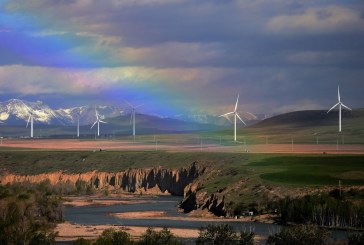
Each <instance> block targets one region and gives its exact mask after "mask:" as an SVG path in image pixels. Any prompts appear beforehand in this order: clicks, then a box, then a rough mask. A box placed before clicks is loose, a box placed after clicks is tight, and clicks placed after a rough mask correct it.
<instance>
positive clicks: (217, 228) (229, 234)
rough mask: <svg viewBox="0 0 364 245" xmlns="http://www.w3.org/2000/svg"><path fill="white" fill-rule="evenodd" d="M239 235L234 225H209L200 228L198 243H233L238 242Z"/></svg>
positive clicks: (229, 244)
mask: <svg viewBox="0 0 364 245" xmlns="http://www.w3.org/2000/svg"><path fill="white" fill-rule="evenodd" d="M238 240H239V238H238V235H237V234H236V232H235V231H234V229H233V227H232V226H230V225H228V224H219V225H208V226H206V227H201V228H200V229H199V236H198V238H197V240H196V244H199V245H209V244H220V245H231V244H238Z"/></svg>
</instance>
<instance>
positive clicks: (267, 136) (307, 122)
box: [238, 109, 364, 144]
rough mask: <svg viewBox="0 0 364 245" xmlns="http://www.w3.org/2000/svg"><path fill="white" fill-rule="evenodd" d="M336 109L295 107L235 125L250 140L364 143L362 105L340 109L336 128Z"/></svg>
mask: <svg viewBox="0 0 364 245" xmlns="http://www.w3.org/2000/svg"><path fill="white" fill-rule="evenodd" d="M338 113H339V112H338V111H337V110H336V111H332V112H330V113H327V111H323V110H309V111H296V112H290V113H286V114H281V115H277V116H274V117H271V118H268V119H265V120H263V121H261V122H258V123H257V124H255V125H252V126H249V127H247V128H239V131H238V132H239V135H245V136H247V137H249V138H250V141H253V142H261V143H264V142H267V141H268V143H269V142H270V143H274V142H275V143H290V142H292V139H293V140H294V142H297V143H299V142H300V143H317V141H319V143H320V142H321V143H330V144H334V143H337V142H339V143H360V144H364V109H355V110H353V111H343V114H342V132H341V133H339V132H338V120H339V115H338Z"/></svg>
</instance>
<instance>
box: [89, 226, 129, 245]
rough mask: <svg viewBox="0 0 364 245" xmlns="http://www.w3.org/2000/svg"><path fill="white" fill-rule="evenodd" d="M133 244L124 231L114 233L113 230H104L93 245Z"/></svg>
mask: <svg viewBox="0 0 364 245" xmlns="http://www.w3.org/2000/svg"><path fill="white" fill-rule="evenodd" d="M130 244H134V242H133V240H131V237H130V235H129V234H128V233H126V232H124V231H115V230H114V229H106V230H104V231H103V232H102V234H101V235H100V236H99V237H98V238H97V240H96V242H95V245H130Z"/></svg>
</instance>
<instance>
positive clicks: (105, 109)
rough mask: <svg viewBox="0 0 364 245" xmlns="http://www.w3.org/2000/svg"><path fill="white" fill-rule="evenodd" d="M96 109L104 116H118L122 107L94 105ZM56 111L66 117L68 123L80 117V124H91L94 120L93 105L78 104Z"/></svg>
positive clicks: (73, 122)
mask: <svg viewBox="0 0 364 245" xmlns="http://www.w3.org/2000/svg"><path fill="white" fill-rule="evenodd" d="M96 110H97V112H98V113H99V115H101V117H105V118H113V117H117V116H120V115H121V113H122V111H123V110H122V109H121V108H118V107H115V106H96ZM56 113H58V114H59V115H61V116H62V117H64V118H67V119H68V124H75V123H76V122H77V120H78V118H79V119H80V123H81V124H91V123H93V122H94V121H95V120H96V115H95V106H88V105H86V106H80V107H72V108H68V109H58V110H56Z"/></svg>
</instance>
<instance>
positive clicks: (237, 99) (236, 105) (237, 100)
mask: <svg viewBox="0 0 364 245" xmlns="http://www.w3.org/2000/svg"><path fill="white" fill-rule="evenodd" d="M238 102H239V94H238V98H236V104H235V109H234V112H235V111H236V109H238Z"/></svg>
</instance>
